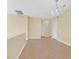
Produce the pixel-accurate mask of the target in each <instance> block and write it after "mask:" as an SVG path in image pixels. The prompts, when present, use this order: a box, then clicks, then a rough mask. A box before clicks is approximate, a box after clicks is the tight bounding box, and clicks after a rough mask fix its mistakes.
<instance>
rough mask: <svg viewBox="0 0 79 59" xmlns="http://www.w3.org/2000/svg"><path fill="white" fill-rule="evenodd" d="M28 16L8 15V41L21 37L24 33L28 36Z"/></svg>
mask: <svg viewBox="0 0 79 59" xmlns="http://www.w3.org/2000/svg"><path fill="white" fill-rule="evenodd" d="M27 21H28V19H27V16H24V15H12V14H8V15H7V34H8V35H7V37H8V39H10V38H12V37H14V36H18V35H21V34H23V33H26V36H27V35H28V34H27V26H28V25H27V23H28V22H27Z"/></svg>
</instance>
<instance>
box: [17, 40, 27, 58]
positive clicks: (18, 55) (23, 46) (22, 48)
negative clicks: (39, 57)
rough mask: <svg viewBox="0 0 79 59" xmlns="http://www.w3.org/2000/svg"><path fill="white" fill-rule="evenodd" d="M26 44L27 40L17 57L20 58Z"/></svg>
mask: <svg viewBox="0 0 79 59" xmlns="http://www.w3.org/2000/svg"><path fill="white" fill-rule="evenodd" d="M26 44H27V41H26V42H25V43H24V45H23V47H22V49H21V50H20V52H19V53H18V56H17V57H16V59H19V57H20V55H21V53H22V51H23V49H24V47H25V45H26Z"/></svg>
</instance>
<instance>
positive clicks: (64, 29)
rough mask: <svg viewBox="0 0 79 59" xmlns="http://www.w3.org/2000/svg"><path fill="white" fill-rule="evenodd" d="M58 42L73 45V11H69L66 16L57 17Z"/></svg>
mask: <svg viewBox="0 0 79 59" xmlns="http://www.w3.org/2000/svg"><path fill="white" fill-rule="evenodd" d="M56 20H57V32H58V40H59V41H61V42H64V43H65V44H68V45H70V44H71V11H70V10H67V11H66V12H65V13H64V14H62V15H60V16H59V17H57V19H56Z"/></svg>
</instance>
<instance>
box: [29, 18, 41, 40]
mask: <svg viewBox="0 0 79 59" xmlns="http://www.w3.org/2000/svg"><path fill="white" fill-rule="evenodd" d="M28 32H29V39H40V38H41V19H40V18H32V17H31V18H29V27H28Z"/></svg>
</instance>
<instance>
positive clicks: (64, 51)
mask: <svg viewBox="0 0 79 59" xmlns="http://www.w3.org/2000/svg"><path fill="white" fill-rule="evenodd" d="M70 53H71V51H70V47H69V46H67V45H65V44H63V43H61V42H59V41H57V40H55V39H52V38H42V39H41V40H37V39H33V40H32V39H30V40H28V42H27V45H25V47H24V49H23V51H22V53H21V55H20V57H19V59H71V58H70Z"/></svg>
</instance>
